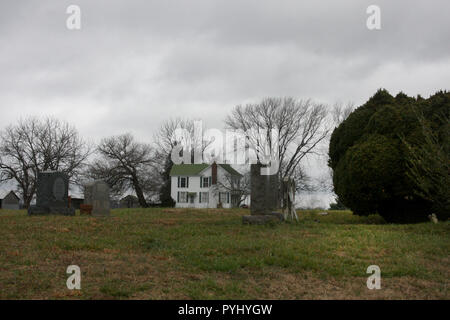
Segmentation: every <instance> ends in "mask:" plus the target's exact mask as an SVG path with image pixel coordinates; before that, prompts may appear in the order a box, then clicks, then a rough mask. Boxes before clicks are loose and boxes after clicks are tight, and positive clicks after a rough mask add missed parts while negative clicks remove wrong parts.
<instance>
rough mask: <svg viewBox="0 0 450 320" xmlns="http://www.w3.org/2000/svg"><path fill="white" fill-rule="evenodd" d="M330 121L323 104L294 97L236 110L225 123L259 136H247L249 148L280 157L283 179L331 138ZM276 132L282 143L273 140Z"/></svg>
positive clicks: (267, 101)
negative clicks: (325, 140) (329, 134)
mask: <svg viewBox="0 0 450 320" xmlns="http://www.w3.org/2000/svg"><path fill="white" fill-rule="evenodd" d="M326 118H327V109H326V107H325V105H323V104H317V103H313V102H312V101H311V100H298V99H294V98H290V97H288V98H266V99H264V100H263V101H261V102H260V103H258V104H247V105H245V106H241V105H239V106H237V107H235V109H234V110H233V111H232V113H231V115H229V116H228V117H227V118H226V120H225V123H226V125H227V127H229V128H231V129H234V130H242V131H244V132H247V134H248V133H249V132H256V133H257V134H254V135H252V134H250V135H248V136H247V138H248V145H247V147H248V148H252V149H261V148H262V147H261V146H264V147H263V148H264V149H265V150H266V151H265V153H266V154H267V153H270V154H277V155H278V161H279V163H280V170H279V176H280V179H281V178H283V177H288V176H292V175H294V174H295V172H296V169H297V168H298V167H299V165H300V163H301V161H302V160H303V159H304V158H305V157H306V156H307V155H309V154H314V153H315V152H316V147H317V146H318V145H319V143H320V142H321V141H323V140H324V139H326V138H327V136H328V133H329V129H328V128H327V127H326V126H325V122H326ZM252 129H253V131H252ZM272 130H275V132H276V133H277V136H278V141H272V140H271V132H272ZM258 160H259V159H258Z"/></svg>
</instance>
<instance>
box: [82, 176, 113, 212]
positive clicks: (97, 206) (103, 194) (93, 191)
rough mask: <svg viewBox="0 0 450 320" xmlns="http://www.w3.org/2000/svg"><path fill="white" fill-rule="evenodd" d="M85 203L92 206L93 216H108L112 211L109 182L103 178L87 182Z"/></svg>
mask: <svg viewBox="0 0 450 320" xmlns="http://www.w3.org/2000/svg"><path fill="white" fill-rule="evenodd" d="M84 204H85V205H90V206H92V213H91V214H92V215H93V216H97V217H108V216H109V212H110V205H109V186H108V184H107V183H106V182H104V181H101V180H97V181H94V182H92V183H89V184H87V185H86V186H85V188H84Z"/></svg>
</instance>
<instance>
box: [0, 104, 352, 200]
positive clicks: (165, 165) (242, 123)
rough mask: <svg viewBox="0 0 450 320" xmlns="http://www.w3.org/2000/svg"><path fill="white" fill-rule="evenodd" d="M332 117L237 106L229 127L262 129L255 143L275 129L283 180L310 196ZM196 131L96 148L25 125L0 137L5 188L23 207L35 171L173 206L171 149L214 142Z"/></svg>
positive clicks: (63, 129)
mask: <svg viewBox="0 0 450 320" xmlns="http://www.w3.org/2000/svg"><path fill="white" fill-rule="evenodd" d="M338 109H339V108H335V110H338ZM344 109H345V108H343V109H342V108H341V109H339V111H338V112H343V111H344ZM328 111H329V110H328V108H327V106H326V105H324V104H319V103H315V102H313V101H311V100H299V99H294V98H290V97H286V98H266V99H263V100H262V101H261V102H259V103H254V104H247V105H239V106H236V107H235V108H234V109H233V111H232V112H231V113H230V115H228V116H227V117H226V119H225V121H224V122H225V126H226V128H229V129H233V130H241V131H247V130H248V129H249V128H257V129H258V130H259V132H260V133H261V135H260V136H258V137H253V138H254V140H255V141H254V143H255V144H260V143H261V141H258V139H259V138H260V137H263V136H268V135H269V134H270V133H271V132H272V130H277V132H278V135H279V138H280V139H279V141H277V142H276V141H269V144H268V145H267V146H266V147H267V148H268V149H269V150H273V149H277V150H276V151H278V161H279V163H280V170H279V177H280V179H281V178H282V177H284V176H293V177H295V178H296V180H297V186H298V190H303V189H305V190H306V189H307V190H311V189H312V187H311V184H310V183H309V181H310V180H309V179H308V175H307V174H306V173H305V170H304V167H303V161H304V160H305V159H306V157H307V156H308V155H310V154H313V153H316V152H318V146H319V144H320V143H321V142H324V141H326V139H327V138H328V137H329V132H330V129H331V122H330V121H332V118H330V117H329V115H330V114H329V112H328ZM334 115H335V116H336V111H335V114H334ZM338 118H339V115H338ZM178 128H181V129H185V132H186V133H187V135H188V136H187V137H179V136H177V135H175V134H174V132H175V130H176V129H178ZM194 131H195V129H194V121H193V120H185V119H169V120H167V121H165V122H164V123H163V124H161V126H160V127H159V129H158V130H157V132H155V133H154V139H153V140H154V142H153V143H152V144H150V143H145V142H141V141H138V140H137V139H136V138H135V137H133V136H132V135H131V134H122V135H118V136H112V137H106V138H104V139H102V140H101V141H100V142H99V143H98V145H95V146H93V145H90V144H89V143H87V142H86V140H84V139H83V138H82V137H81V136H80V134H79V132H78V131H77V129H76V128H75V127H74V126H72V125H70V124H69V123H67V122H64V121H60V120H58V119H54V118H46V119H41V118H28V119H24V120H20V121H19V122H18V123H16V124H11V125H9V126H8V127H6V128H4V129H3V130H2V131H1V132H0V183H1V182H6V181H14V182H15V183H16V186H17V190H18V192H19V193H20V195H21V196H22V198H23V201H24V205H25V207H28V206H29V205H30V203H31V201H32V200H33V197H34V196H35V194H36V177H37V174H38V172H42V171H47V170H56V171H62V172H65V173H67V174H68V176H69V178H70V181H71V183H73V184H76V185H79V186H80V187H81V186H82V185H83V182H85V181H87V180H89V179H102V180H105V181H106V182H107V183H108V184H109V185H110V187H111V190H112V193H113V195H115V196H119V195H122V194H124V193H125V192H127V191H128V190H133V192H134V193H135V194H136V196H137V198H138V200H139V203H140V206H142V207H148V204H149V199H159V201H161V203H162V205H164V206H170V205H173V200H172V199H171V197H170V177H169V172H170V169H171V167H172V161H171V153H172V150H173V149H174V148H175V147H176V146H179V145H180V144H183V145H185V146H187V148H188V149H190V150H194V149H195V150H199V149H200V150H201V151H202V152H203V151H205V149H206V148H207V147H208V146H209V145H210V144H211V143H212V141H210V140H208V136H207V135H203V136H201V137H195V132H194ZM265 142H267V141H265Z"/></svg>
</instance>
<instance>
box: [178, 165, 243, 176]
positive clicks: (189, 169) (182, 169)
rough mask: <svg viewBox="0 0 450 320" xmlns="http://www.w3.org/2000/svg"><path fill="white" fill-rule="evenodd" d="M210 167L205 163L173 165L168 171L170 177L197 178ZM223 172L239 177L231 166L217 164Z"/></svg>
mask: <svg viewBox="0 0 450 320" xmlns="http://www.w3.org/2000/svg"><path fill="white" fill-rule="evenodd" d="M210 166H211V165H210V164H206V163H201V164H174V165H173V166H172V169H171V170H170V175H171V176H198V175H200V172H202V171H203V170H205V169H206V168H209V167H210ZM218 166H221V167H222V168H223V169H224V170H225V171H227V172H228V173H229V174H231V175H233V176H240V175H241V174H240V173H239V172H237V171H236V170H235V169H233V167H231V165H229V164H218Z"/></svg>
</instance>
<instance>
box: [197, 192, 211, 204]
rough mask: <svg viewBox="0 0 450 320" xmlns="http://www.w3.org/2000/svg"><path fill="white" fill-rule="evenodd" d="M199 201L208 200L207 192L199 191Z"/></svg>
mask: <svg viewBox="0 0 450 320" xmlns="http://www.w3.org/2000/svg"><path fill="white" fill-rule="evenodd" d="M198 194H199V202H200V203H208V202H209V192H199V193H198Z"/></svg>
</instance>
